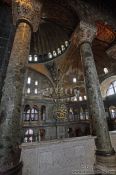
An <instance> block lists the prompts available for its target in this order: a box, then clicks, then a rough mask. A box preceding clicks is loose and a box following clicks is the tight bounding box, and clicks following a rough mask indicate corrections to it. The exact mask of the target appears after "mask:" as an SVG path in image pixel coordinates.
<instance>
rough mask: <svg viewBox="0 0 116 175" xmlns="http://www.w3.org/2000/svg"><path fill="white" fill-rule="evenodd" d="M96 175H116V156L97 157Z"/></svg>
mask: <svg viewBox="0 0 116 175" xmlns="http://www.w3.org/2000/svg"><path fill="white" fill-rule="evenodd" d="M94 168H95V173H96V174H97V173H101V174H107V175H110V174H111V175H116V154H114V155H107V156H104V155H96V163H95V167H94Z"/></svg>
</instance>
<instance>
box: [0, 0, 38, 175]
mask: <svg viewBox="0 0 116 175" xmlns="http://www.w3.org/2000/svg"><path fill="white" fill-rule="evenodd" d="M12 3H13V5H12V10H13V15H14V16H13V17H14V23H15V24H16V23H17V30H16V34H15V38H14V43H13V47H12V51H11V56H10V60H9V64H8V68H7V74H6V78H5V84H4V88H3V94H2V99H1V106H0V174H3V173H4V172H7V174H9V170H11V169H12V168H13V167H17V165H18V164H19V161H20V148H19V144H20V139H21V138H20V118H21V116H20V110H21V101H22V92H23V85H24V74H25V71H26V64H27V62H28V55H29V51H30V40H31V32H32V30H33V31H36V30H37V28H38V24H39V23H38V21H39V18H40V16H39V13H40V11H39V9H40V8H39V6H38V5H39V3H37V1H36V2H35V1H34V0H33V1H30V0H24V1H23V2H22V0H17V1H12Z"/></svg>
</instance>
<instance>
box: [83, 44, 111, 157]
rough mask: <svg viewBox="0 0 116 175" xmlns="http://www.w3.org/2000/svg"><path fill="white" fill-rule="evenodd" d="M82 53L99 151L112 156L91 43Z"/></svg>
mask: <svg viewBox="0 0 116 175" xmlns="http://www.w3.org/2000/svg"><path fill="white" fill-rule="evenodd" d="M80 52H81V58H82V63H83V68H84V76H85V84H86V91H87V96H88V102H89V107H90V108H91V114H92V118H93V120H94V126H95V130H96V135H97V139H96V146H97V151H99V152H100V151H101V152H104V153H106V154H111V153H112V151H113V148H112V146H111V141H110V136H109V132H108V126H107V120H106V114H105V109H104V104H103V99H102V96H101V92H100V85H99V79H98V75H97V71H96V67H95V63H94V57H93V53H92V49H91V45H90V43H87V42H84V43H83V44H82V45H81V46H80Z"/></svg>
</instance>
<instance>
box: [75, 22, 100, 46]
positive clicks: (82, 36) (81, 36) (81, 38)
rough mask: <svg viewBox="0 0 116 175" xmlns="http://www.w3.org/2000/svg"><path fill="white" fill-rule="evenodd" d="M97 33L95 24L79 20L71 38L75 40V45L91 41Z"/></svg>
mask: <svg viewBox="0 0 116 175" xmlns="http://www.w3.org/2000/svg"><path fill="white" fill-rule="evenodd" d="M96 33H97V29H96V27H95V26H93V25H91V24H88V23H86V22H83V21H81V22H80V24H79V25H78V26H77V28H76V29H75V32H74V34H73V40H74V42H75V41H76V45H80V44H82V43H83V42H89V43H92V41H93V39H94V38H95V36H96Z"/></svg>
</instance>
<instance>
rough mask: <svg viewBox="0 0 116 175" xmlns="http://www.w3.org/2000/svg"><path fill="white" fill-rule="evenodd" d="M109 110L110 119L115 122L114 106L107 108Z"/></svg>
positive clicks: (115, 108) (115, 112)
mask: <svg viewBox="0 0 116 175" xmlns="http://www.w3.org/2000/svg"><path fill="white" fill-rule="evenodd" d="M109 110H110V115H111V119H113V120H115V119H116V107H115V106H111V107H110V108H109Z"/></svg>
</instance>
